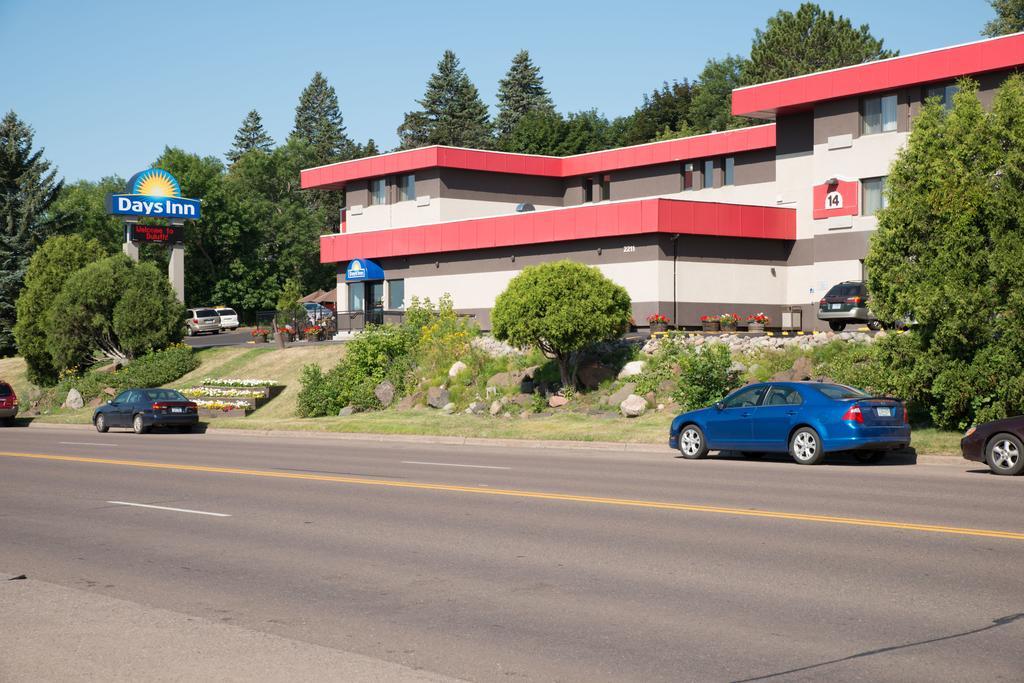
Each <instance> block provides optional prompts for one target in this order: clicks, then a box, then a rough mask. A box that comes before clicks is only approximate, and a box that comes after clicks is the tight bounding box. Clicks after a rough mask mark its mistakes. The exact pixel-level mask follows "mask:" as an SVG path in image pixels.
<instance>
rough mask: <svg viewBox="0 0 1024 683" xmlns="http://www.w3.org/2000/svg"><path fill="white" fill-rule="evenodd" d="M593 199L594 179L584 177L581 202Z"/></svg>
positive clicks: (586, 202)
mask: <svg viewBox="0 0 1024 683" xmlns="http://www.w3.org/2000/svg"><path fill="white" fill-rule="evenodd" d="M592 201H594V179H593V178H584V179H583V203H584V204H589V203H590V202H592Z"/></svg>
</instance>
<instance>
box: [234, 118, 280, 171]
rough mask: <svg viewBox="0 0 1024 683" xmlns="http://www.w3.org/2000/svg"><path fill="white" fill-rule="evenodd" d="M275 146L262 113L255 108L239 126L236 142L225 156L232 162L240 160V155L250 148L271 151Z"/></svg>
mask: <svg viewBox="0 0 1024 683" xmlns="http://www.w3.org/2000/svg"><path fill="white" fill-rule="evenodd" d="M273 146H274V139H273V138H272V137H270V135H269V134H268V133H267V130H266V129H265V128H264V127H263V119H262V117H260V113H259V112H258V111H256V110H255V109H253V110H252V111H250V112H249V113H248V114H247V115H246V117H245V120H244V121H242V125H241V126H239V128H238V132H237V133H235V144H234V145H233V146H232V147H231V149H230V150H228V152H227V154H225V155H224V156H225V157H227V159H228V161H230V162H231V163H235V162H236V161H238V157H240V156H242V155H243V154H245V153H246V152H248V151H250V150H254V149H258V150H262V151H264V152H269V151H270V150H271V149H272V148H273Z"/></svg>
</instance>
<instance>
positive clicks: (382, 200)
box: [370, 178, 388, 205]
mask: <svg viewBox="0 0 1024 683" xmlns="http://www.w3.org/2000/svg"><path fill="white" fill-rule="evenodd" d="M387 203H388V182H387V179H386V178H374V179H373V180H371V181H370V204H372V205H381V204H387Z"/></svg>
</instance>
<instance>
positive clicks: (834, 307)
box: [829, 304, 843, 311]
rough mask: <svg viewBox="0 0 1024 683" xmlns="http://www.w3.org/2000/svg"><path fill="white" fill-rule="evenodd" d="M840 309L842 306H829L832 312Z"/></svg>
mask: <svg viewBox="0 0 1024 683" xmlns="http://www.w3.org/2000/svg"><path fill="white" fill-rule="evenodd" d="M842 307H843V305H842V304H829V308H830V309H832V310H833V311H838V310H839V309H840V308H842Z"/></svg>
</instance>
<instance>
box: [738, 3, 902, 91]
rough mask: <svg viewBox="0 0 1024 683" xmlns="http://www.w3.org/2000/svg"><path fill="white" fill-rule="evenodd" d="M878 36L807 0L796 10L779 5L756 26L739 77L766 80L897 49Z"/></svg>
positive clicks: (876, 56) (859, 60)
mask: <svg viewBox="0 0 1024 683" xmlns="http://www.w3.org/2000/svg"><path fill="white" fill-rule="evenodd" d="M882 42H883V41H882V40H880V39H878V38H875V37H874V36H872V35H871V32H870V29H869V27H868V25H867V24H862V25H861V26H860V27H858V28H854V27H853V25H852V24H851V23H850V20H849V19H847V18H846V17H844V16H842V15H839V16H838V17H837V16H835V15H834V14H833V13H832V12H826V11H825V10H823V9H822V8H821V7H819V6H818V5H816V4H814V3H813V2H805V3H803V4H802V5H800V7H799V9H797V11H796V12H787V11H785V10H780V11H779V12H778V13H777V14H776V15H775V16H774V17H771V18H769V19H768V26H767V28H765V30H763V31H762V30H761V29H755V30H754V43H753V45H751V47H750V60H749V61H748V62H746V63H745V64H744V65H743V81H744V83H746V84H755V83H765V82H767V81H775V80H779V79H780V78H790V77H792V76H802V75H803V74H809V73H813V72H815V71H825V70H827V69H836V68H839V67H841V66H850V65H851V64H862V63H864V62H870V61H873V60H876V59H886V58H888V57H894V56H896V55H897V54H899V53H898V52H893V51H891V50H885V49H883V48H882Z"/></svg>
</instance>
